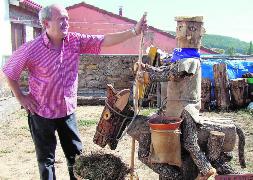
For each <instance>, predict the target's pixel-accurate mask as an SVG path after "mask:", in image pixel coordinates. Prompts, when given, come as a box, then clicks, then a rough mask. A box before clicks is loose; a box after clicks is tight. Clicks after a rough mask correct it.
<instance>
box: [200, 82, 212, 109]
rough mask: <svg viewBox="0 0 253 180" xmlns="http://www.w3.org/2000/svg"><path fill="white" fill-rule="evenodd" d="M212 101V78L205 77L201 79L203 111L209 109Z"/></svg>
mask: <svg viewBox="0 0 253 180" xmlns="http://www.w3.org/2000/svg"><path fill="white" fill-rule="evenodd" d="M210 102H211V80H210V79H209V78H203V79H202V80H201V109H200V110H201V111H204V110H209V109H210Z"/></svg>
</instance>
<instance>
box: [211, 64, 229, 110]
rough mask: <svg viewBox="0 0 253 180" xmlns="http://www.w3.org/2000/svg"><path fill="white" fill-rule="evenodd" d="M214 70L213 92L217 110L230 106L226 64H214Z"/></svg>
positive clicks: (226, 108)
mask: <svg viewBox="0 0 253 180" xmlns="http://www.w3.org/2000/svg"><path fill="white" fill-rule="evenodd" d="M213 72H214V86H215V88H214V94H215V98H216V102H217V109H218V110H228V108H229V106H230V96H229V81H228V76H227V65H226V64H224V63H221V64H215V65H214V66H213Z"/></svg>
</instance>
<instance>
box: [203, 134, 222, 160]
mask: <svg viewBox="0 0 253 180" xmlns="http://www.w3.org/2000/svg"><path fill="white" fill-rule="evenodd" d="M224 139H225V134H224V133H223V132H219V131H210V135H209V138H208V142H207V156H208V158H209V159H210V160H211V161H215V160H217V159H218V158H219V157H220V154H221V152H222V150H223V144H224Z"/></svg>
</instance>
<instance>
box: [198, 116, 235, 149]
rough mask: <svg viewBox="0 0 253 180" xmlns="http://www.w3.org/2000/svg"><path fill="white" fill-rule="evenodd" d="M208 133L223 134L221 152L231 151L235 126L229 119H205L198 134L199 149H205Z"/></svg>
mask: <svg viewBox="0 0 253 180" xmlns="http://www.w3.org/2000/svg"><path fill="white" fill-rule="evenodd" d="M210 131H220V132H223V133H224V134H225V139H224V144H223V151H224V152H231V151H233V149H234V147H235V143H236V126H235V125H234V123H233V121H232V120H229V119H211V118H210V119H205V120H203V122H202V125H201V127H200V128H199V132H198V143H199V145H200V147H201V148H203V149H206V148H207V143H208V137H209V135H210Z"/></svg>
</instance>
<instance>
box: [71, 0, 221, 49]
mask: <svg viewBox="0 0 253 180" xmlns="http://www.w3.org/2000/svg"><path fill="white" fill-rule="evenodd" d="M80 6H84V7H87V8H89V9H93V10H95V11H98V12H100V13H102V14H107V15H109V16H112V17H115V18H118V19H121V20H124V21H126V22H129V23H132V24H136V23H137V21H135V20H133V19H129V18H127V17H123V16H120V15H118V14H114V13H112V12H109V11H106V10H104V9H100V8H98V7H96V6H93V5H90V4H86V3H85V2H81V3H78V4H74V5H72V6H69V7H67V8H66V9H67V10H69V9H74V8H77V7H80ZM148 28H149V29H151V30H153V31H155V32H158V33H160V34H163V35H165V36H167V37H170V38H173V39H175V38H176V36H174V35H173V34H170V33H169V32H166V31H163V30H161V29H158V28H155V27H153V26H148ZM201 49H202V50H205V51H208V52H210V53H212V54H217V52H215V51H213V50H211V49H209V48H206V47H204V46H201Z"/></svg>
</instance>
